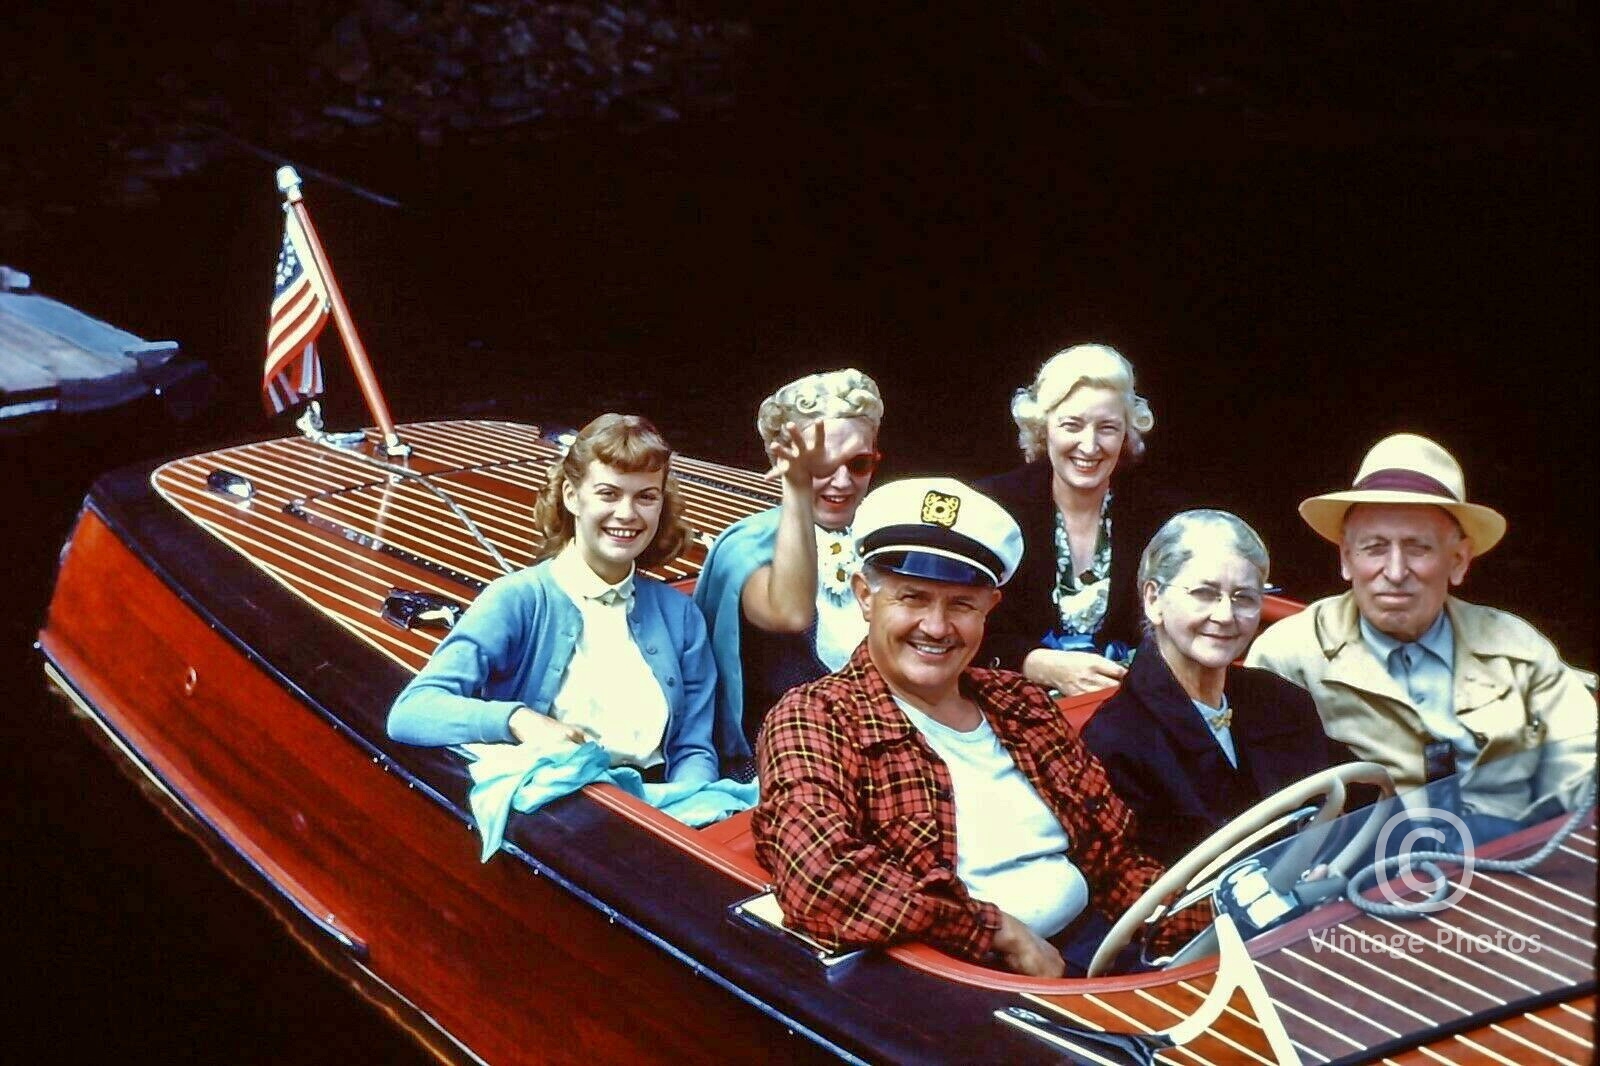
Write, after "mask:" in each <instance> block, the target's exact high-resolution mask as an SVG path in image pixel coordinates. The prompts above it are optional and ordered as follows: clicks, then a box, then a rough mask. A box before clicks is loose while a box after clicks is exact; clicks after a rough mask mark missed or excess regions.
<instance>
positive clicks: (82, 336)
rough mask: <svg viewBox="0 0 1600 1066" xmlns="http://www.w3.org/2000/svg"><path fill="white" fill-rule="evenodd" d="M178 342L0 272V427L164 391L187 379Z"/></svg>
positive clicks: (24, 278) (8, 272) (6, 271)
mask: <svg viewBox="0 0 1600 1066" xmlns="http://www.w3.org/2000/svg"><path fill="white" fill-rule="evenodd" d="M178 355H179V349H178V343H177V342H176V341H148V340H145V339H144V338H143V337H139V336H136V335H134V334H132V333H129V332H128V331H127V330H123V329H118V328H117V327H116V326H113V325H110V324H109V323H106V322H102V321H100V320H99V319H97V318H93V317H91V316H90V315H86V314H84V313H83V312H82V311H79V310H77V309H75V308H73V307H69V306H67V305H66V304H64V303H61V302H60V301H58V300H52V299H51V298H49V297H48V296H44V295H41V294H39V293H37V292H34V291H32V289H31V287H30V279H29V278H28V276H27V275H26V274H23V273H21V272H19V271H17V270H13V269H12V268H10V267H0V429H4V428H7V427H13V426H15V425H18V424H20V423H21V422H22V421H29V422H31V421H33V420H34V419H36V418H37V417H39V416H42V415H49V414H54V413H57V412H59V413H63V414H71V413H76V412H80V411H96V410H100V409H102V408H106V407H113V406H116V405H118V404H123V403H127V402H129V401H131V400H135V399H138V398H139V397H142V396H145V395H148V394H150V393H157V394H159V393H160V391H161V389H162V388H163V387H164V386H165V385H167V384H168V383H170V382H171V381H173V380H175V378H176V377H182V376H187V372H186V371H184V370H183V369H180V365H179V362H178Z"/></svg>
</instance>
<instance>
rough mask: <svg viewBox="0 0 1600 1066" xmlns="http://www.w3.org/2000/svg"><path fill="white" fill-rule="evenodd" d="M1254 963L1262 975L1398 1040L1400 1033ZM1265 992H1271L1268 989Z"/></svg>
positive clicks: (1296, 981)
mask: <svg viewBox="0 0 1600 1066" xmlns="http://www.w3.org/2000/svg"><path fill="white" fill-rule="evenodd" d="M1255 963H1256V969H1257V970H1260V971H1261V972H1262V973H1263V974H1267V975H1270V976H1271V977H1273V978H1274V979H1275V980H1278V981H1282V982H1283V983H1284V984H1286V985H1293V986H1294V987H1295V988H1298V989H1300V991H1302V992H1306V993H1309V994H1310V995H1311V997H1312V998H1313V999H1320V1000H1321V1001H1322V1002H1324V1003H1326V1004H1328V1005H1329V1006H1330V1007H1333V1008H1335V1009H1337V1010H1342V1011H1344V1012H1345V1013H1346V1014H1348V1015H1350V1017H1352V1018H1354V1019H1356V1021H1358V1022H1361V1023H1363V1024H1365V1025H1369V1026H1371V1027H1372V1028H1374V1029H1377V1030H1378V1031H1379V1032H1382V1033H1386V1034H1388V1035H1389V1036H1391V1037H1395V1038H1399V1036H1400V1033H1399V1032H1398V1031H1396V1030H1394V1029H1391V1028H1389V1027H1388V1026H1387V1025H1384V1024H1383V1023H1382V1022H1380V1021H1375V1020H1373V1019H1372V1018H1369V1017H1367V1016H1366V1015H1364V1014H1357V1013H1356V1012H1355V1011H1353V1010H1351V1009H1350V1008H1349V1007H1347V1006H1346V1005H1344V1004H1343V1003H1340V1002H1339V1001H1338V1000H1336V999H1329V998H1328V997H1327V996H1325V995H1323V994H1322V993H1321V992H1319V991H1318V990H1317V989H1315V988H1313V987H1311V986H1310V985H1308V984H1305V983H1304V982H1302V981H1298V980H1296V979H1295V978H1293V977H1290V976H1289V975H1288V974H1286V973H1282V972H1280V971H1278V970H1275V969H1273V968H1272V967H1271V966H1269V965H1268V964H1267V963H1265V962H1263V961H1262V960H1261V959H1256V960H1255ZM1267 991H1268V992H1271V991H1272V990H1271V989H1270V988H1269V989H1268V990H1267ZM1273 1002H1274V1003H1276V1002H1277V997H1276V996H1274V997H1273ZM1363 1046H1364V1045H1363Z"/></svg>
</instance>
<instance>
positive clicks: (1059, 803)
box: [751, 478, 1208, 977]
mask: <svg viewBox="0 0 1600 1066" xmlns="http://www.w3.org/2000/svg"><path fill="white" fill-rule="evenodd" d="M855 535H856V538H857V551H858V553H859V554H860V556H861V559H862V564H863V565H862V570H861V572H859V573H857V574H856V575H855V576H854V578H853V579H852V588H853V590H854V593H855V598H856V602H857V603H858V604H859V605H860V607H861V613H862V615H863V616H864V617H865V618H866V620H867V639H866V640H865V641H864V642H863V643H862V644H861V646H860V647H858V648H857V649H856V652H855V654H854V655H853V656H852V657H851V659H850V661H849V662H848V663H847V664H845V666H844V667H843V668H841V669H840V670H838V671H836V672H835V673H832V674H828V675H827V676H825V677H823V678H821V679H819V680H817V681H813V682H811V683H809V684H806V685H802V686H799V687H797V688H793V689H790V690H789V692H788V693H787V694H786V695H785V696H784V697H783V699H782V700H781V701H780V702H779V703H778V705H777V706H776V707H775V708H774V709H773V711H772V713H771V714H770V715H769V716H768V718H767V720H766V724H765V726H764V727H763V729H762V732H761V735H760V738H759V740H758V742H757V755H758V757H759V765H760V777H761V793H762V799H761V804H760V806H759V807H758V808H757V809H756V812H755V815H754V820H753V822H752V823H751V825H752V829H753V831H754V835H755V839H756V855H757V857H758V858H759V859H760V861H761V863H762V865H763V866H765V867H766V868H767V870H768V871H770V872H771V873H772V875H773V879H774V881H775V882H776V885H777V896H778V902H779V905H780V906H781V908H782V910H783V913H784V916H785V920H786V923H787V924H788V925H789V926H790V927H792V928H794V929H797V930H799V931H800V932H803V933H806V934H808V935H809V936H811V937H813V938H814V939H816V940H819V941H821V942H823V943H824V944H827V945H828V946H830V947H840V946H870V945H877V944H886V943H891V942H894V941H900V940H923V941H926V942H928V943H930V944H933V945H934V946H936V947H939V948H942V949H944V950H946V951H949V952H951V953H952V954H955V955H958V956H961V957H963V958H967V959H971V960H974V961H985V960H992V961H993V962H995V963H996V964H997V965H1000V966H1004V967H1005V968H1007V969H1010V970H1013V971H1016V972H1018V973H1025V974H1030V975H1034V976H1042V977H1055V976H1060V975H1061V973H1062V972H1063V966H1064V964H1063V961H1062V958H1061V955H1060V953H1059V952H1058V951H1057V949H1056V948H1055V947H1054V946H1053V945H1052V944H1050V943H1049V942H1048V941H1047V940H1045V939H1044V938H1045V937H1049V936H1053V935H1054V934H1056V933H1058V932H1060V931H1061V930H1063V929H1064V928H1065V927H1066V926H1067V925H1068V924H1069V923H1070V922H1072V921H1073V920H1074V919H1075V918H1076V917H1077V916H1078V915H1079V914H1080V913H1082V912H1084V910H1085V909H1086V907H1088V906H1089V905H1091V904H1092V905H1093V906H1094V908H1095V909H1096V910H1098V911H1100V912H1101V913H1102V914H1104V915H1106V916H1109V917H1112V918H1115V917H1117V916H1119V915H1120V914H1121V912H1122V911H1123V910H1125V909H1126V908H1127V907H1128V906H1129V905H1130V904H1131V903H1133V901H1134V900H1136V899H1137V898H1138V897H1139V895H1140V894H1141V893H1142V892H1143V891H1144V890H1145V889H1146V888H1148V887H1149V885H1150V884H1151V883H1152V882H1153V881H1154V880H1155V879H1156V878H1157V877H1158V876H1160V875H1161V873H1162V872H1163V870H1162V867H1161V865H1160V864H1159V863H1157V862H1156V861H1155V860H1153V859H1151V858H1149V857H1148V856H1146V855H1144V854H1142V853H1140V852H1139V851H1137V850H1135V849H1134V848H1133V847H1132V846H1130V845H1129V844H1128V843H1127V838H1128V837H1129V836H1130V835H1131V833H1130V823H1131V819H1132V815H1131V814H1130V812H1129V810H1128V808H1127V807H1126V806H1125V805H1124V804H1123V803H1122V801H1121V800H1120V799H1118V798H1117V795H1116V793H1115V792H1113V791H1112V790H1111V785H1110V783H1109V781H1108V780H1107V778H1106V775H1105V772H1104V770H1102V769H1101V767H1100V764H1099V763H1098V762H1097V761H1096V760H1095V758H1094V756H1092V755H1091V754H1089V752H1088V750H1087V749H1086V748H1084V746H1083V744H1082V743H1081V742H1080V741H1079V739H1078V737H1077V734H1076V733H1075V732H1074V731H1073V730H1072V729H1071V728H1070V727H1069V726H1068V725H1066V723H1065V722H1064V720H1063V719H1062V717H1061V714H1060V712H1059V711H1058V710H1057V709H1056V707H1055V705H1054V704H1053V703H1052V701H1051V699H1050V696H1049V694H1048V693H1047V692H1046V691H1045V690H1044V689H1042V688H1040V687H1039V686H1037V685H1035V684H1033V683H1032V682H1030V681H1028V680H1027V679H1025V678H1024V677H1022V676H1021V675H1020V674H1014V673H1010V672H1006V671H999V670H984V669H970V668H969V664H970V663H971V662H972V658H973V656H974V655H975V654H976V653H977V650H978V645H979V644H980V643H981V642H982V640H983V628H984V621H985V618H986V616H987V615H988V614H989V612H990V610H992V609H993V608H994V606H995V604H996V603H998V602H999V601H1000V589H999V586H1001V585H1003V584H1005V582H1006V581H1007V580H1009V579H1010V577H1011V575H1012V573H1013V572H1014V571H1015V570H1016V568H1017V563H1018V561H1019V560H1020V559H1021V557H1022V533H1021V531H1020V530H1019V529H1018V528H1017V524H1016V522H1015V521H1014V520H1013V519H1012V518H1011V516H1010V515H1008V514H1007V513H1006V512H1005V511H1004V509H1002V508H1001V507H1000V505H999V504H997V503H995V502H994V501H992V500H990V499H989V498H988V497H987V496H984V495H982V494H981V493H978V492H976V491H974V490H972V489H971V488H969V487H967V486H966V485H963V484H961V483H960V482H958V481H953V480H951V479H949V478H916V479H911V480H907V481H901V482H896V483H894V484H891V485H886V486H884V487H882V488H880V489H877V490H876V491H874V492H873V493H871V494H870V495H869V496H867V498H866V499H865V500H864V501H863V502H862V504H861V508H860V510H859V512H858V513H857V515H856V524H855ZM1207 918H1208V915H1205V914H1201V913H1197V909H1191V910H1188V911H1185V912H1183V913H1180V914H1178V915H1176V916H1174V918H1173V919H1172V921H1170V922H1168V923H1167V924H1166V926H1165V927H1164V928H1165V933H1164V936H1162V937H1158V938H1157V947H1158V948H1159V947H1162V946H1171V944H1172V943H1181V942H1182V940H1183V939H1186V938H1187V937H1188V936H1192V935H1193V934H1194V933H1196V932H1198V931H1199V929H1200V928H1201V927H1202V926H1203V925H1204V923H1205V921H1206V919H1207Z"/></svg>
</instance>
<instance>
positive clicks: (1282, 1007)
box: [1272, 1000, 1367, 1061]
mask: <svg viewBox="0 0 1600 1066" xmlns="http://www.w3.org/2000/svg"><path fill="white" fill-rule="evenodd" d="M1272 1009H1273V1010H1275V1011H1277V1012H1278V1014H1279V1015H1280V1016H1281V1015H1284V1014H1292V1015H1294V1016H1295V1017H1296V1018H1299V1019H1300V1020H1301V1021H1303V1022H1308V1023H1309V1024H1311V1025H1314V1026H1316V1027H1317V1028H1318V1029H1321V1030H1322V1031H1323V1032H1325V1033H1327V1034H1328V1035H1329V1036H1332V1037H1335V1038H1336V1039H1339V1040H1343V1041H1344V1042H1345V1043H1346V1044H1349V1045H1350V1046H1351V1047H1353V1048H1355V1049H1356V1050H1357V1051H1365V1050H1367V1045H1366V1044H1363V1043H1361V1042H1360V1041H1359V1040H1352V1039H1350V1037H1349V1036H1347V1035H1345V1034H1344V1033H1341V1032H1339V1031H1338V1030H1337V1029H1330V1028H1328V1027H1327V1026H1326V1025H1323V1024H1322V1023H1321V1022H1319V1021H1317V1020H1316V1019H1315V1018H1313V1017H1312V1016H1311V1015H1309V1014H1307V1013H1305V1012H1304V1011H1300V1010H1296V1009H1295V1008H1294V1007H1291V1006H1289V1005H1288V1004H1287V1003H1279V1002H1277V1001H1276V1000H1274V1001H1273V1004H1272ZM1291 1039H1292V1038H1291ZM1294 1045H1295V1047H1298V1048H1304V1047H1305V1045H1304V1044H1302V1043H1300V1041H1298V1040H1295V1041H1294ZM1314 1054H1317V1055H1319V1056H1321V1057H1322V1058H1323V1060H1324V1061H1327V1059H1328V1058H1329V1057H1330V1056H1327V1055H1322V1053H1321V1052H1320V1051H1318V1052H1314Z"/></svg>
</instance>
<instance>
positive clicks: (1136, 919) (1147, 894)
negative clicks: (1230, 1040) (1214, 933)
mask: <svg viewBox="0 0 1600 1066" xmlns="http://www.w3.org/2000/svg"><path fill="white" fill-rule="evenodd" d="M1352 784H1366V785H1375V786H1377V787H1378V788H1379V789H1380V790H1382V792H1383V793H1384V795H1385V796H1392V795H1394V781H1393V779H1392V778H1390V776H1389V773H1388V771H1387V770H1385V769H1384V768H1383V767H1382V766H1379V765H1378V764H1377V763H1370V762H1356V763H1343V764H1341V765H1339V766H1332V767H1329V768H1328V769H1326V770H1321V771H1318V772H1317V773H1314V774H1312V775H1311V776H1310V777H1306V778H1303V779H1302V780H1300V781H1297V782H1295V783H1294V784H1292V785H1288V786H1286V787H1284V788H1281V789H1279V790H1278V791H1277V792H1275V793H1273V794H1272V795H1270V796H1268V797H1266V798H1265V799H1263V800H1262V801H1261V802H1260V803H1257V804H1256V805H1255V806H1254V807H1251V808H1250V809H1249V810H1247V811H1245V812H1244V813H1243V814H1241V815H1239V817H1237V818H1235V819H1233V821H1231V822H1229V823H1228V824H1227V825H1225V826H1223V827H1222V828H1221V829H1218V830H1217V831H1216V832H1215V833H1213V834H1211V836H1209V837H1207V838H1206V839H1205V840H1203V841H1202V842H1201V843H1200V844H1199V845H1197V846H1196V847H1195V848H1194V850H1192V851H1191V852H1189V854H1187V855H1185V856H1184V857H1183V858H1182V859H1179V860H1178V861H1177V862H1175V863H1173V864H1172V866H1170V867H1169V868H1168V869H1167V872H1166V873H1164V874H1162V875H1161V876H1160V877H1158V878H1157V879H1156V880H1155V882H1154V883H1152V884H1151V885H1150V887H1149V888H1147V889H1145V891H1144V894H1143V895H1141V896H1140V897H1139V898H1138V899H1137V900H1135V901H1134V903H1133V905H1132V906H1131V907H1129V908H1128V910H1127V911H1126V912H1125V913H1124V914H1123V915H1122V917H1121V918H1119V919H1117V922H1116V924H1114V925H1113V926H1112V927H1111V931H1110V932H1109V933H1107V934H1106V938H1105V940H1104V941H1102V942H1101V944H1100V947H1099V949H1098V950H1097V951H1096V952H1095V955H1094V960H1093V961H1092V962H1090V964H1089V970H1088V975H1089V976H1090V977H1098V976H1100V975H1101V974H1103V973H1105V972H1106V969H1107V968H1108V967H1109V966H1110V965H1111V961H1112V960H1113V959H1115V958H1116V957H1117V955H1118V953H1119V952H1121V951H1122V949H1123V948H1124V947H1126V946H1127V945H1128V942H1129V941H1130V940H1132V939H1133V936H1134V934H1135V933H1136V932H1137V931H1138V930H1139V929H1140V928H1141V927H1143V926H1145V925H1146V924H1147V923H1149V924H1150V925H1152V926H1153V925H1154V924H1157V923H1159V922H1160V921H1161V920H1162V919H1164V918H1165V917H1166V916H1167V915H1169V914H1174V913H1177V912H1178V911H1180V910H1183V909H1185V908H1186V907H1188V906H1192V905H1194V904H1195V903H1197V902H1199V901H1200V900H1201V899H1203V898H1204V897H1205V896H1208V895H1210V894H1211V892H1212V891H1213V890H1214V889H1215V886H1216V882H1217V880H1218V879H1219V878H1220V877H1221V876H1222V875H1223V874H1224V873H1225V872H1226V871H1227V870H1228V869H1229V868H1230V867H1232V866H1233V865H1234V863H1235V862H1236V861H1237V860H1238V858H1239V856H1240V855H1242V854H1244V853H1246V852H1249V851H1253V850H1255V849H1256V848H1258V847H1259V846H1260V844H1261V842H1262V841H1264V840H1266V839H1267V838H1269V837H1271V836H1272V835H1273V834H1275V833H1278V832H1281V831H1282V830H1283V829H1284V828H1285V827H1287V826H1289V825H1292V824H1295V823H1296V822H1300V821H1302V820H1304V819H1305V818H1306V814H1307V811H1308V810H1311V809H1313V807H1314V809H1315V813H1313V814H1312V815H1311V817H1310V820H1309V821H1305V823H1304V824H1303V825H1302V826H1301V828H1300V830H1299V832H1298V833H1297V835H1296V838H1295V839H1294V841H1293V842H1292V843H1291V844H1290V845H1289V847H1288V848H1286V849H1285V851H1284V854H1283V855H1281V856H1279V858H1278V860H1277V861H1275V862H1274V863H1273V865H1272V868H1271V869H1270V870H1269V871H1268V872H1267V874H1266V877H1267V880H1268V883H1269V884H1270V885H1271V886H1272V887H1273V888H1274V889H1275V890H1277V891H1278V892H1280V893H1286V892H1288V891H1290V890H1291V889H1293V887H1294V886H1295V884H1296V883H1298V882H1299V880H1300V878H1301V876H1302V875H1303V874H1304V873H1305V872H1306V871H1307V869H1308V867H1309V866H1310V863H1311V861H1312V859H1313V858H1314V857H1315V856H1316V855H1317V854H1318V853H1319V852H1320V849H1321V847H1322V845H1323V843H1324V841H1325V840H1326V837H1327V834H1328V824H1329V823H1330V822H1332V821H1333V820H1334V819H1335V818H1337V817H1338V816H1339V815H1340V814H1343V813H1344V807H1345V801H1346V786H1347V785H1352ZM1312 801H1318V802H1317V803H1315V804H1313V802H1312ZM1383 806H1384V805H1383V804H1379V805H1378V806H1377V807H1376V808H1375V809H1374V810H1375V813H1378V812H1379V811H1381V809H1382V808H1383ZM1379 822H1380V819H1377V818H1369V819H1368V820H1367V823H1366V825H1364V826H1363V827H1362V829H1361V831H1360V832H1359V833H1357V834H1356V836H1355V838H1354V839H1352V840H1351V841H1350V843H1349V844H1348V845H1346V846H1345V847H1344V848H1343V849H1342V850H1341V851H1340V853H1339V855H1338V857H1336V858H1335V859H1333V860H1332V861H1331V863H1330V866H1332V867H1333V868H1334V869H1335V870H1336V871H1339V870H1342V867H1343V866H1344V865H1346V864H1348V863H1349V862H1350V861H1351V860H1352V859H1353V858H1354V857H1355V856H1357V855H1359V854H1361V853H1362V852H1363V851H1365V850H1370V848H1371V846H1372V841H1373V839H1374V838H1375V836H1376V834H1377V832H1378V828H1379ZM1173 896H1181V898H1179V899H1178V901H1177V902H1176V903H1175V904H1173V905H1170V906H1167V907H1165V908H1163V904H1164V903H1165V902H1166V901H1167V900H1169V899H1171V898H1172V897H1173ZM1207 939H1209V943H1210V945H1211V947H1210V948H1209V949H1205V947H1204V945H1203V944H1201V945H1200V946H1199V948H1197V944H1198V943H1199V942H1200V941H1202V940H1207ZM1215 943H1216V938H1215V937H1209V938H1207V936H1206V934H1202V935H1201V937H1199V938H1197V939H1196V941H1195V942H1191V943H1190V944H1188V945H1186V946H1185V947H1184V948H1183V949H1182V950H1181V951H1179V952H1178V953H1177V954H1176V955H1175V956H1174V957H1173V961H1174V962H1180V963H1188V962H1193V961H1194V960H1195V959H1197V958H1204V957H1205V956H1206V955H1208V954H1212V953H1214V952H1215Z"/></svg>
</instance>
